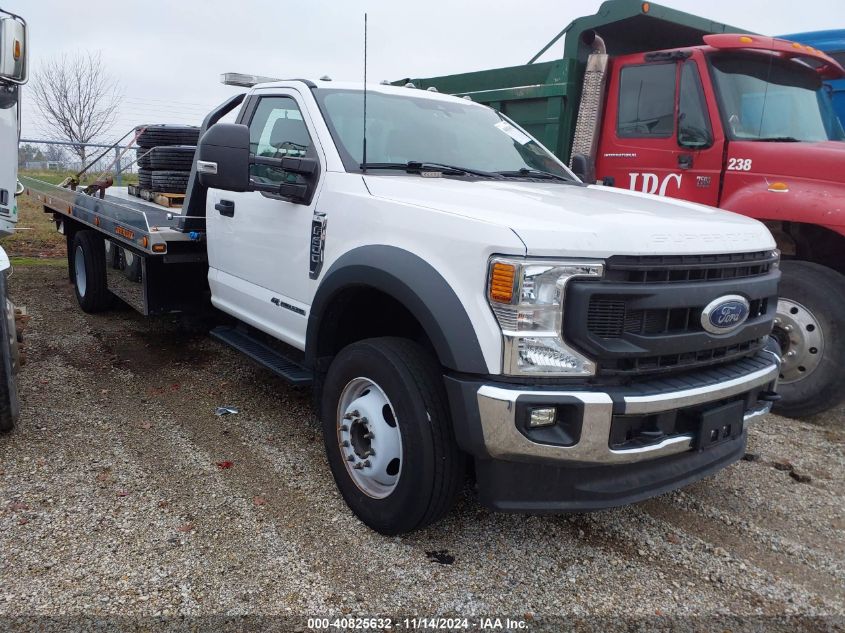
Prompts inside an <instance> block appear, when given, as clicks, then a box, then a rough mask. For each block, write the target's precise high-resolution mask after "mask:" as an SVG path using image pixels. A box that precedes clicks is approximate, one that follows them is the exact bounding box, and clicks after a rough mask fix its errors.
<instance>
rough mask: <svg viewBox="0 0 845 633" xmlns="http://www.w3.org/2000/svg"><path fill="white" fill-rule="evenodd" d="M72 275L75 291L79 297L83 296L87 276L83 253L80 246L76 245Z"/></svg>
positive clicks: (86, 284)
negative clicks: (74, 279) (74, 280)
mask: <svg viewBox="0 0 845 633" xmlns="http://www.w3.org/2000/svg"><path fill="white" fill-rule="evenodd" d="M73 269H74V277H75V278H76V291H77V292H78V293H79V296H80V297H84V296H85V290H86V289H87V286H88V283H87V282H88V278H87V277H86V276H85V254H84V253H83V252H82V247H81V246H77V247H76V252H75V253H74V256H73Z"/></svg>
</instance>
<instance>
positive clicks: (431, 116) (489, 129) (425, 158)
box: [316, 88, 574, 180]
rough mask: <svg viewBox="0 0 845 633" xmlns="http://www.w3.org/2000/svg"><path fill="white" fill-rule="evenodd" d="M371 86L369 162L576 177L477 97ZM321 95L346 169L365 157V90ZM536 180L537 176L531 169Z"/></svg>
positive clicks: (355, 167)
mask: <svg viewBox="0 0 845 633" xmlns="http://www.w3.org/2000/svg"><path fill="white" fill-rule="evenodd" d="M407 90H408V93H409V94H408V95H407V96H406V95H392V94H384V93H380V92H375V91H374V92H370V93H368V95H367V164H368V165H371V164H376V163H382V164H389V163H395V164H405V163H408V162H411V161H413V162H418V163H431V164H438V165H449V166H454V167H457V168H462V169H466V170H472V171H475V172H485V173H488V174H492V173H495V172H519V171H520V170H531V171H532V172H546V173H550V174H554V175H556V176H560V177H563V178H566V179H567V180H574V178H573V177H572V175H571V173H570V172H569V171H568V170H567V169H566V167H564V166H563V164H562V163H561V162H560V161H559V160H558V159H557V158H555V157H554V156H553V155H552V154H551V153H550V152H549V151H548V150H546V149H545V148H544V147H543V146H542V145H540V144H539V143H537V142H536V141H534V140H532V139H531V138H530V137H529V136H528V135H527V134H525V133H524V132H523V131H522V130H521V129H519V128H518V127H516V125H515V124H512V123H511V122H510V121H508V120H507V119H505V118H504V117H502V116H501V115H500V114H498V113H497V112H496V111H495V110H492V109H490V108H487V107H484V106H481V105H479V104H476V103H471V102H469V101H467V102H465V103H464V102H456V101H454V100H446V99H433V98H426V97H415V96H413V93H414V90H413V89H410V88H408V89H407ZM316 93H317V98H318V100H319V101H320V105H321V108H322V110H323V113H324V115H325V117H326V119H327V122H328V124H329V129H330V131H331V133H332V137H333V138H334V141H335V144H336V145H337V146H338V149H339V150H340V153H341V157H342V159H343V164H344V167H346V170H347V171H360V168H361V163H362V161H363V130H364V123H363V116H364V100H363V92H361V91H360V90H322V89H321V90H318V91H316ZM525 177H527V178H530V177H531V175H530V174H525Z"/></svg>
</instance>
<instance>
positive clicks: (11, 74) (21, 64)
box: [0, 11, 29, 84]
mask: <svg viewBox="0 0 845 633" xmlns="http://www.w3.org/2000/svg"><path fill="white" fill-rule="evenodd" d="M2 14H3V16H2V17H0V79H5V80H6V81H11V82H12V83H16V84H25V83H26V80H27V75H28V71H29V65H28V64H27V53H28V50H27V41H26V22H24V20H23V18H20V17H18V16H16V15H14V14H11V13H7V12H5V11H3V12H2Z"/></svg>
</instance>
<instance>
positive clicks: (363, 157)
mask: <svg viewBox="0 0 845 633" xmlns="http://www.w3.org/2000/svg"><path fill="white" fill-rule="evenodd" d="M362 154H363V156H362V162H361V170H362V171H365V172H366V171H367V14H366V13H365V14H364V147H363V152H362Z"/></svg>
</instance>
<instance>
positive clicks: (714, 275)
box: [563, 251, 780, 376]
mask: <svg viewBox="0 0 845 633" xmlns="http://www.w3.org/2000/svg"><path fill="white" fill-rule="evenodd" d="M779 278H780V272H779V271H778V268H777V254H776V253H774V252H772V251H759V252H754V253H731V254H726V255H669V256H615V257H611V258H609V259H608V260H607V267H606V274H605V276H604V277H603V278H602V279H595V280H593V279H590V280H587V279H576V280H573V281H572V282H570V284H569V286H568V287H567V291H566V300H565V314H564V319H563V336H564V338H565V339H566V340H567V342H568V343H569V344H570V345H572V346H573V347H575V348H576V349H578V350H580V351H582V352H583V353H584V354H585V355H586V356H587V357H589V358H591V359H593V360H595V361H596V364H597V370H598V374H599V375H613V376H620V375H624V376H636V375H640V374H642V375H647V374H659V373H668V372H672V371H679V370H683V371H687V370H690V369H693V368H696V367H704V366H709V365H718V364H723V363H727V362H730V361H734V360H737V359H739V358H742V357H744V356H748V355H749V354H753V353H755V352H756V351H757V350H758V349H759V348H760V347H761V346H762V345H763V342H764V341H765V339H766V337H767V336H768V335H769V333H770V332H771V328H772V322H773V320H774V316H775V312H776V309H777V284H778V281H779ZM733 294H739V295H741V296H743V297H745V298H746V299H748V302H749V304H750V305H749V308H750V309H749V315H748V318H747V320H746V321H745V322H744V323H743V324H742V325H741V326H739V327H738V328H736V329H734V330H732V331H730V332H727V333H723V334H712V333H710V332H708V331H706V330H705V329H704V327H703V326H702V324H701V321H702V319H701V317H702V312H703V310H704V308H705V307H706V306H707V305H708V304H710V303H712V302H714V301H716V300H718V299H720V298H723V297H725V296H727V295H733Z"/></svg>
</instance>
